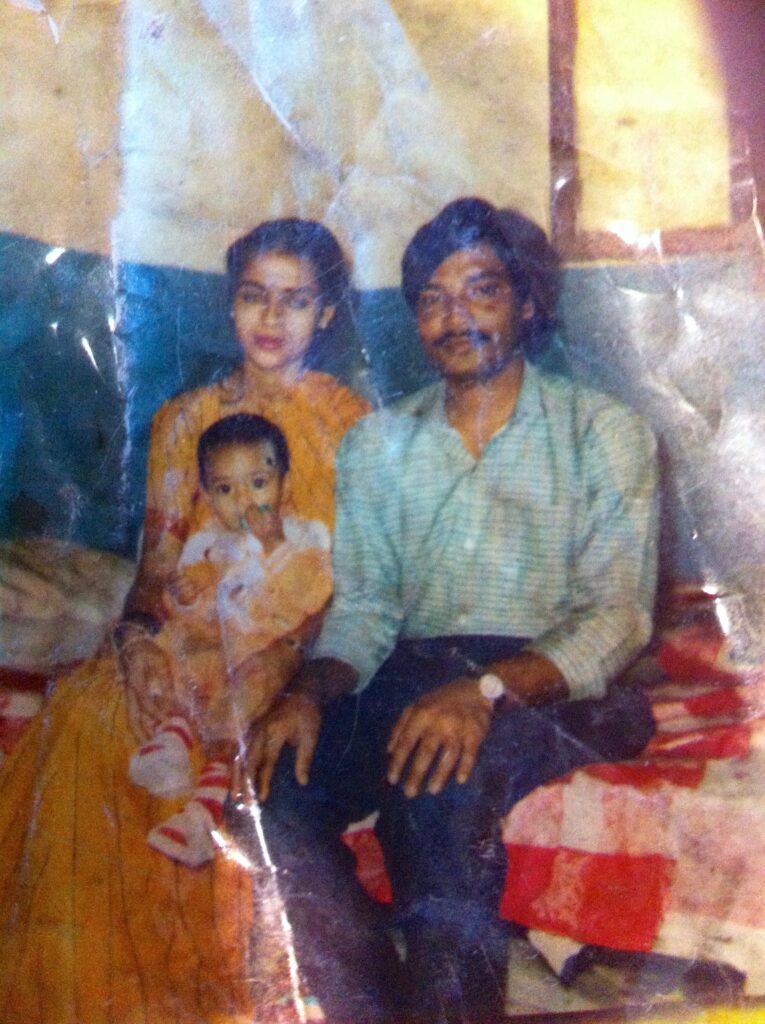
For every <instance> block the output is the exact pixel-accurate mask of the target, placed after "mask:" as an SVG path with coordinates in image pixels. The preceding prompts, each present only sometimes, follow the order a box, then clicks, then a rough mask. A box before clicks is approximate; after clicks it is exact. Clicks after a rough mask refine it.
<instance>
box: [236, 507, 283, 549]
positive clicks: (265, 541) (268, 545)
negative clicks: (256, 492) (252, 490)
mask: <svg viewBox="0 0 765 1024" xmlns="http://www.w3.org/2000/svg"><path fill="white" fill-rule="evenodd" d="M245 519H246V520H247V525H248V526H249V528H250V530H251V532H252V534H253V536H255V537H257V538H258V540H259V541H260V543H261V544H262V545H263V550H264V551H265V552H266V554H267V555H268V554H270V553H271V552H272V551H273V550H274V548H275V547H277V545H279V544H281V542H282V541H283V540H284V528H283V526H282V518H281V516H280V515H279V513H278V512H276V511H275V510H274V509H272V508H271V506H270V505H253V506H252V507H251V508H249V509H247V512H246V513H245Z"/></svg>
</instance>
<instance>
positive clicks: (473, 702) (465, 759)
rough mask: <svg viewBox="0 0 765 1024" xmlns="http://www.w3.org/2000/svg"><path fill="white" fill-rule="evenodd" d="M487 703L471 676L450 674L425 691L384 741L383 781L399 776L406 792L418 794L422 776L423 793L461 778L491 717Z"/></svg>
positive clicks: (466, 773)
mask: <svg viewBox="0 0 765 1024" xmlns="http://www.w3.org/2000/svg"><path fill="white" fill-rule="evenodd" d="M491 715H492V705H491V702H490V701H488V700H487V699H486V698H485V697H483V696H481V694H480V692H479V690H478V686H477V685H476V681H475V679H469V678H466V677H462V678H459V679H454V680H453V681H452V682H450V683H447V684H446V685H445V686H440V687H439V688H438V689H436V690H432V691H431V692H430V693H426V694H425V696H424V697H421V698H420V699H419V700H418V701H417V702H416V703H415V704H412V705H410V706H409V707H408V708H406V710H405V711H404V712H403V713H402V715H401V717H400V718H399V720H398V721H397V722H396V725H395V727H394V729H393V732H392V733H391V738H390V741H389V743H388V753H389V754H390V763H389V766H388V782H390V783H391V784H392V785H396V784H397V783H398V782H399V780H400V779H401V775H402V772H403V770H404V767H405V766H406V764H407V761H408V760H409V758H410V757H411V763H410V765H409V769H408V772H407V775H406V779H405V780H404V782H403V786H404V792H405V793H406V795H407V796H409V797H412V796H417V794H418V793H420V792H421V791H422V789H423V784H424V783H425V779H426V778H427V777H428V774H429V773H430V778H429V779H428V782H427V791H428V793H434V794H435V793H440V792H441V790H442V789H443V788H444V786H445V785H446V783H447V782H448V781H449V778H450V777H451V776H452V775H454V776H455V778H456V779H457V782H466V781H467V780H468V778H469V777H470V773H471V772H472V770H473V766H474V765H475V761H476V757H477V755H478V751H479V749H480V746H481V744H482V743H483V741H484V739H485V738H486V734H487V733H488V731H489V724H490V722H491Z"/></svg>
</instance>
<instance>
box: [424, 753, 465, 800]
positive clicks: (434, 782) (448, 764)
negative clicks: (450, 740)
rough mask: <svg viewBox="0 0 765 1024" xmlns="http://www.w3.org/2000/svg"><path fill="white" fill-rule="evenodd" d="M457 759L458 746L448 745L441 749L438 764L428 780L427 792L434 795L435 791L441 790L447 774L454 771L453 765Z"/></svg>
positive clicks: (447, 779)
mask: <svg viewBox="0 0 765 1024" xmlns="http://www.w3.org/2000/svg"><path fill="white" fill-rule="evenodd" d="M459 760H460V748H459V747H458V746H448V747H444V748H443V749H442V750H441V756H440V758H439V759H438V764H437V765H436V768H435V770H434V771H433V773H432V775H431V777H430V779H429V781H428V792H429V793H432V794H433V795H434V796H435V795H436V794H437V793H440V792H441V790H442V789H443V788H444V786H445V785H446V783H447V782H448V781H449V776H450V775H451V774H452V772H453V771H454V766H455V765H456V764H457V761H459Z"/></svg>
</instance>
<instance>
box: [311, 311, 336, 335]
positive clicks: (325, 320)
mask: <svg viewBox="0 0 765 1024" xmlns="http://www.w3.org/2000/svg"><path fill="white" fill-rule="evenodd" d="M336 310H337V306H325V307H324V309H322V311H321V314H320V316H319V321H318V323H317V324H316V328H317V330H319V331H323V330H324V328H325V327H329V325H330V324H331V323H332V320H333V318H334V316H335V311H336Z"/></svg>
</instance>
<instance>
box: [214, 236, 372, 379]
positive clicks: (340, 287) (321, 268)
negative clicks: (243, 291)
mask: <svg viewBox="0 0 765 1024" xmlns="http://www.w3.org/2000/svg"><path fill="white" fill-rule="evenodd" d="M270 252H274V253H284V254H285V255H287V256H298V257H299V258H300V259H305V260H308V261H309V262H310V263H311V266H312V267H313V270H314V274H315V275H316V284H317V285H318V287H319V293H320V295H321V304H322V306H334V307H335V315H334V317H333V318H332V320H331V321H330V323H329V324H328V325H327V327H326V328H325V329H324V330H321V331H317V332H316V336H315V338H314V340H313V342H312V344H311V347H310V348H309V351H308V352H307V353H306V357H305V362H306V364H307V365H315V364H316V363H320V362H321V358H322V354H323V353H322V351H321V350H322V349H324V348H325V343H326V347H327V348H328V349H329V347H330V345H331V343H332V341H333V340H334V338H336V337H341V336H342V333H343V331H345V330H347V328H348V325H349V323H350V322H351V320H352V316H351V312H352V305H353V286H352V284H351V275H350V270H349V268H348V263H347V261H346V258H345V256H344V254H343V250H342V249H341V248H340V245H339V243H338V241H337V239H336V238H335V236H334V235H333V234H332V232H331V231H330V230H329V228H326V227H325V226H324V225H323V224H320V223H319V221H316V220H303V219H301V218H300V217H282V218H280V219H278V220H267V221H263V223H262V224H258V226H257V227H256V228H253V230H252V231H250V232H248V233H247V234H246V235H242V237H241V238H237V240H236V241H235V242H233V243H232V244H231V245H230V246H229V248H228V250H227V252H226V272H227V274H228V297H229V303H231V302H233V300H234V296H235V295H236V290H237V288H238V287H239V281H240V278H241V276H242V274H243V273H244V271H245V270H246V269H247V265H248V264H249V262H250V260H252V259H254V258H255V257H256V256H260V255H262V254H264V253H270Z"/></svg>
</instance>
